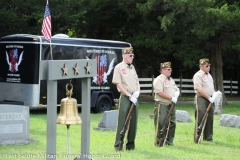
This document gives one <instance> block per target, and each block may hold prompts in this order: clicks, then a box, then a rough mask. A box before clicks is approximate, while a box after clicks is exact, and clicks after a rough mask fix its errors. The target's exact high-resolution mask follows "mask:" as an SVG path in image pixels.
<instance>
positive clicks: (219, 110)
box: [214, 91, 222, 114]
mask: <svg viewBox="0 0 240 160" xmlns="http://www.w3.org/2000/svg"><path fill="white" fill-rule="evenodd" d="M214 105H215V109H214V113H215V114H220V113H222V93H221V92H220V91H217V97H216V99H215V101H214Z"/></svg>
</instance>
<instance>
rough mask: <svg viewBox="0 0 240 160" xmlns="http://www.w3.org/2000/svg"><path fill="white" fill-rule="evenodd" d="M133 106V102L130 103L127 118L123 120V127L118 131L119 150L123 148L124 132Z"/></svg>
mask: <svg viewBox="0 0 240 160" xmlns="http://www.w3.org/2000/svg"><path fill="white" fill-rule="evenodd" d="M133 108H134V103H132V105H131V107H130V110H129V112H128V115H127V118H126V120H125V123H124V126H123V129H122V130H121V132H120V142H119V146H118V150H119V151H121V150H123V140H124V136H125V133H126V131H127V129H128V126H129V123H130V119H131V114H132V111H133Z"/></svg>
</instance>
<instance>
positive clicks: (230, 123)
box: [220, 114, 240, 128]
mask: <svg viewBox="0 0 240 160" xmlns="http://www.w3.org/2000/svg"><path fill="white" fill-rule="evenodd" d="M220 125H222V126H227V127H238V128H240V116H236V115H231V114H221V116H220Z"/></svg>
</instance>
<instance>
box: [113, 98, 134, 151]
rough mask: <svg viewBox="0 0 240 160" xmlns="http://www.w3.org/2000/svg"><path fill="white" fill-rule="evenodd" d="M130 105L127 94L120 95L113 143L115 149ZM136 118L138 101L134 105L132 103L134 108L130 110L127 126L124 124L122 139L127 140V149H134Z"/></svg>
mask: <svg viewBox="0 0 240 160" xmlns="http://www.w3.org/2000/svg"><path fill="white" fill-rule="evenodd" d="M131 105H132V102H131V101H130V100H129V98H128V97H127V96H125V95H121V96H120V98H119V107H118V122H117V132H116V138H115V144H114V147H115V149H118V146H119V143H120V132H121V131H122V130H123V127H124V124H125V120H126V118H127V115H128V113H129V110H130V107H131ZM137 119H138V102H137V104H136V105H134V108H133V110H132V113H131V119H130V123H129V126H126V127H127V132H126V134H125V138H124V139H126V140H127V142H126V149H127V150H131V149H135V138H136V133H137Z"/></svg>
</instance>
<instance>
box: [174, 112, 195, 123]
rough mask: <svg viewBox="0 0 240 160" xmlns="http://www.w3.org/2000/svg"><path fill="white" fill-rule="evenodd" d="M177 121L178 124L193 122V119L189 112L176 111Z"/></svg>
mask: <svg viewBox="0 0 240 160" xmlns="http://www.w3.org/2000/svg"><path fill="white" fill-rule="evenodd" d="M175 113H176V121H178V122H191V121H192V120H191V117H190V115H189V113H188V112H187V111H182V110H176V112H175Z"/></svg>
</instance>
